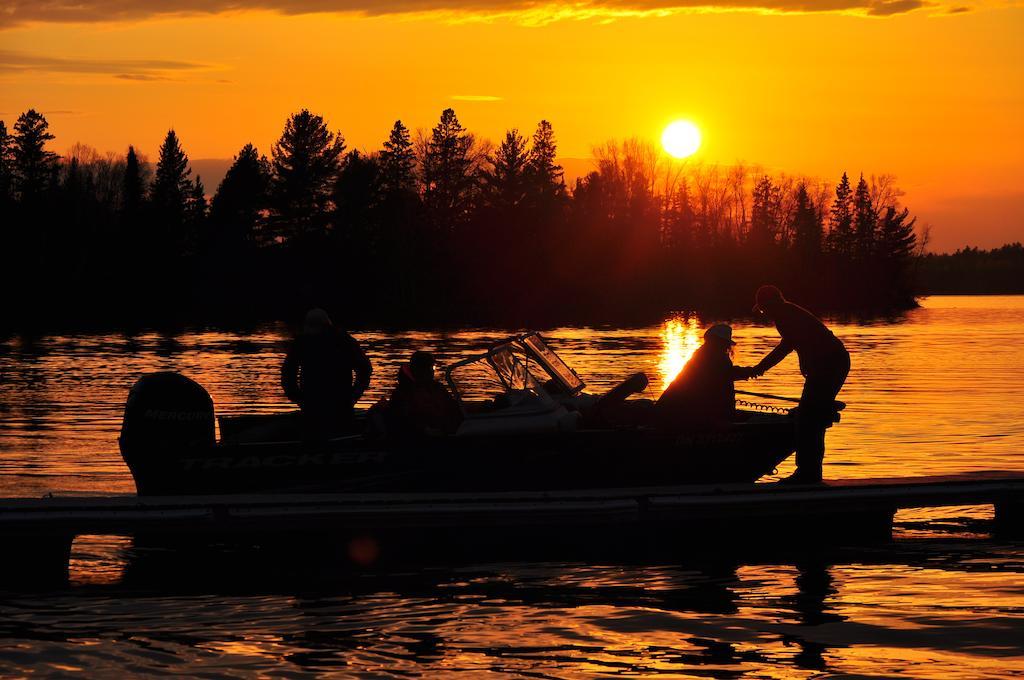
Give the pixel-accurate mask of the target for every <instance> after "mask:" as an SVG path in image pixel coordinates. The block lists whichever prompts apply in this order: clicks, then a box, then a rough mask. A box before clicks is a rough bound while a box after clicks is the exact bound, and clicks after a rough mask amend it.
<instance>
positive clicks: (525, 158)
mask: <svg viewBox="0 0 1024 680" xmlns="http://www.w3.org/2000/svg"><path fill="white" fill-rule="evenodd" d="M529 160H530V155H529V153H528V152H527V150H526V140H525V139H524V138H523V136H522V135H521V134H519V130H516V129H514V128H513V129H512V130H509V131H508V132H506V133H505V139H504V140H503V141H502V142H501V144H500V145H499V146H498V148H497V150H496V151H495V152H494V154H493V155H492V156H491V158H490V168H488V169H487V170H485V171H483V173H482V175H483V182H484V200H486V201H487V203H488V204H489V205H490V206H491V207H493V208H495V209H497V210H514V209H515V208H517V207H519V206H520V204H521V203H522V202H523V200H524V199H525V198H526V194H527V182H528V177H527V173H528V171H529V169H528V163H529Z"/></svg>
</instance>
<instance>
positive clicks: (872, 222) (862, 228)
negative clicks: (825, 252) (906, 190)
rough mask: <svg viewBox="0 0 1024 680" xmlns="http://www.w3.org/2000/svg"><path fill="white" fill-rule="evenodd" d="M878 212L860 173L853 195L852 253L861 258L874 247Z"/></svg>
mask: <svg viewBox="0 0 1024 680" xmlns="http://www.w3.org/2000/svg"><path fill="white" fill-rule="evenodd" d="M877 225H878V214H877V213H876V212H875V206H874V205H873V204H872V202H871V192H870V191H869V190H868V183H867V182H866V181H865V180H864V175H863V174H861V176H860V181H859V182H857V189H856V191H855V192H854V196H853V254H854V255H855V256H856V257H859V258H860V259H862V260H866V259H868V258H870V257H871V255H872V254H873V252H874V249H875V229H876V227H877Z"/></svg>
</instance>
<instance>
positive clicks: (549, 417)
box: [119, 332, 796, 496]
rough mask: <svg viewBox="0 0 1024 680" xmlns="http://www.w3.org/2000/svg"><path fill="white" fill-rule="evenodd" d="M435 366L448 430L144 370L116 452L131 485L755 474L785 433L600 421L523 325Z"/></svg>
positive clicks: (684, 478) (752, 411) (269, 486)
mask: <svg viewBox="0 0 1024 680" xmlns="http://www.w3.org/2000/svg"><path fill="white" fill-rule="evenodd" d="M444 375H445V380H446V382H447V385H448V387H449V389H450V391H451V393H452V395H453V396H454V398H455V399H456V400H457V401H458V403H459V406H460V408H461V410H462V413H463V420H462V423H461V424H460V425H459V427H458V429H457V431H455V432H454V433H452V434H437V435H426V436H420V437H409V436H402V437H398V436H389V434H388V432H387V431H386V428H384V427H382V426H381V418H380V409H379V408H376V409H373V408H372V409H366V410H363V409H357V413H356V416H355V418H354V420H353V421H352V424H351V427H350V428H348V429H347V430H346V431H345V432H342V433H339V434H338V436H334V437H331V438H328V439H316V440H313V439H308V438H304V437H303V436H302V428H301V418H300V414H299V413H298V412H290V413H284V414H274V415H243V416H231V417H226V416H222V417H220V418H219V419H217V418H215V413H214V404H213V401H212V399H211V398H210V396H209V394H208V393H207V392H206V390H205V389H203V388H202V387H201V386H200V385H198V384H197V383H195V382H193V381H191V380H190V379H188V378H187V377H185V376H182V375H180V374H177V373H166V372H165V373H155V374H150V375H146V376H143V377H142V378H140V379H139V381H138V382H137V383H136V384H135V386H134V387H133V388H132V391H131V393H130V395H129V397H128V401H127V403H126V406H125V416H124V421H123V424H122V430H121V436H120V437H119V444H120V449H121V454H122V456H123V458H124V460H125V462H126V463H127V465H128V467H129V469H130V470H131V473H132V476H133V478H134V480H135V485H136V488H137V490H138V493H139V495H142V496H151V495H194V494H236V493H334V492H338V493H341V492H371V493H373V492H380V493H392V492H467V491H472V492H502V491H509V492H517V491H530V492H536V491H557V490H572V489H609V488H623V487H651V486H666V485H682V484H686V485H690V484H709V483H739V482H754V481H756V480H757V479H759V478H760V477H762V476H764V475H766V474H770V473H771V472H772V471H773V470H774V469H775V468H776V466H778V465H779V464H780V463H781V462H782V461H783V460H785V459H786V458H787V457H788V456H789V455H791V454H792V453H793V451H794V449H795V445H796V432H795V419H794V417H793V415H792V413H790V412H771V411H768V412H766V411H765V410H759V409H756V408H739V409H738V410H737V420H736V422H734V423H732V424H730V425H729V426H727V427H721V428H714V429H703V430H693V431H685V432H664V431H659V430H656V429H654V428H651V427H646V426H643V425H635V424H634V425H625V426H624V425H621V424H614V423H610V422H602V421H601V420H600V419H599V418H595V417H594V415H593V414H594V411H595V407H596V406H597V405H598V404H600V403H601V398H600V397H599V396H597V395H592V394H588V393H587V392H586V390H585V388H586V384H585V383H584V381H583V379H582V378H581V377H580V376H579V375H578V374H577V373H576V371H574V370H573V369H572V368H571V367H569V366H568V365H567V364H566V363H565V362H564V361H563V360H562V359H561V357H559V356H558V354H557V353H556V352H555V351H554V350H553V349H552V348H551V347H550V346H549V344H548V342H547V341H546V340H545V339H544V338H543V337H542V336H541V335H540V334H538V333H534V332H529V333H523V334H519V335H515V336H512V337H509V338H506V339H504V340H502V341H500V342H496V343H494V344H492V345H490V346H488V347H486V348H484V349H483V350H482V351H481V352H480V353H479V354H476V355H474V356H471V357H468V358H466V359H463V360H461V361H458V362H456V363H454V364H452V365H450V366H448V367H447V369H446V371H445V374H444ZM613 391H615V390H613ZM622 392H623V390H622V389H619V388H617V393H618V394H621V393H622ZM627 392H628V390H627ZM622 404H623V406H624V408H627V409H630V408H632V409H642V408H643V407H644V406H645V403H644V400H640V399H629V400H627V401H624V402H622ZM646 405H647V406H649V405H650V402H646ZM217 425H219V437H218V436H217V434H216V429H217Z"/></svg>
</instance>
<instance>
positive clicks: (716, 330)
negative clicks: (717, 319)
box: [704, 323, 736, 345]
mask: <svg viewBox="0 0 1024 680" xmlns="http://www.w3.org/2000/svg"><path fill="white" fill-rule="evenodd" d="M708 338H718V339H719V340H724V341H725V342H727V343H729V344H730V345H735V344H736V343H735V342H733V339H732V326H730V325H729V324H727V323H716V324H715V325H714V326H712V327H711V328H709V329H707V330H706V331H704V339H705V340H707V339H708Z"/></svg>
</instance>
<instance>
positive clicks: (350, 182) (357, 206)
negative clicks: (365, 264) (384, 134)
mask: <svg viewBox="0 0 1024 680" xmlns="http://www.w3.org/2000/svg"><path fill="white" fill-rule="evenodd" d="M380 172H381V170H380V165H379V164H378V162H377V159H376V158H373V157H372V156H366V155H364V154H361V153H359V152H358V151H351V152H349V153H348V154H347V155H346V156H345V161H344V162H343V163H342V165H341V171H340V172H339V173H338V181H337V183H336V184H335V187H334V205H335V210H336V212H337V221H336V224H337V225H338V227H339V229H340V230H341V231H342V232H343V233H342V236H343V237H344V238H345V240H346V241H347V243H348V244H349V246H350V247H351V248H352V250H353V252H356V253H360V255H361V256H363V257H365V256H367V255H370V254H373V253H375V252H376V251H377V248H378V244H377V238H378V237H379V236H380V234H378V233H377V230H376V229H375V228H374V227H375V226H376V217H377V215H376V209H377V208H378V206H379V205H380V197H381V185H380Z"/></svg>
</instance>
